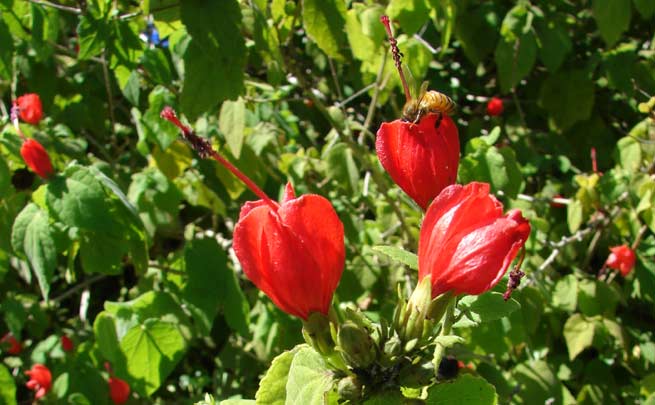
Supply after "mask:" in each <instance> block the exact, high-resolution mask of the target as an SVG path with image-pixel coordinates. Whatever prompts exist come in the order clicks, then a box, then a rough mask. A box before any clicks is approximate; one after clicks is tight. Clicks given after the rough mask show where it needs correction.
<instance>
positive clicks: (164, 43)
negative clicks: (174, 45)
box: [139, 22, 168, 48]
mask: <svg viewBox="0 0 655 405" xmlns="http://www.w3.org/2000/svg"><path fill="white" fill-rule="evenodd" d="M139 37H140V38H141V39H142V40H144V41H145V42H147V43H148V44H150V45H152V46H160V47H162V48H168V38H164V39H160V38H159V32H158V31H157V28H156V27H155V24H153V23H152V22H148V25H147V26H146V30H145V31H144V32H142V33H141V35H139Z"/></svg>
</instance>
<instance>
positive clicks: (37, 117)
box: [16, 93, 43, 125]
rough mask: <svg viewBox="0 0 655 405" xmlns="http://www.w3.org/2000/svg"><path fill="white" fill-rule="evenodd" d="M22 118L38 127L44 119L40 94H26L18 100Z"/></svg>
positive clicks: (17, 103)
mask: <svg viewBox="0 0 655 405" xmlns="http://www.w3.org/2000/svg"><path fill="white" fill-rule="evenodd" d="M16 105H17V106H18V108H19V115H20V118H21V119H22V120H23V121H25V122H27V123H29V124H32V125H37V124H38V123H39V121H41V118H42V117H43V107H42V106H41V99H40V98H39V95H38V94H35V93H29V94H24V95H22V96H20V97H18V98H17V99H16Z"/></svg>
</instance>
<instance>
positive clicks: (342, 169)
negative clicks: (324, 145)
mask: <svg viewBox="0 0 655 405" xmlns="http://www.w3.org/2000/svg"><path fill="white" fill-rule="evenodd" d="M323 159H324V160H325V162H326V164H327V176H328V177H329V178H330V179H333V180H335V181H337V182H338V183H339V184H344V185H347V190H348V192H349V193H350V194H358V193H359V171H358V169H357V164H356V163H355V158H354V157H353V152H352V149H351V148H350V147H349V146H348V145H347V144H345V143H337V144H336V145H334V146H333V147H331V148H330V149H329V150H328V151H327V153H325V154H324V156H323Z"/></svg>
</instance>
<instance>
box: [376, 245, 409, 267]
mask: <svg viewBox="0 0 655 405" xmlns="http://www.w3.org/2000/svg"><path fill="white" fill-rule="evenodd" d="M372 249H373V250H374V251H376V252H380V253H382V254H384V255H387V256H389V257H390V258H392V259H393V260H395V261H397V262H399V263H402V264H404V265H406V266H407V267H409V268H410V269H414V270H418V256H416V255H415V254H414V253H412V252H408V251H406V250H405V249H403V248H399V247H397V246H373V248H372Z"/></svg>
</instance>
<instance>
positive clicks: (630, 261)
mask: <svg viewBox="0 0 655 405" xmlns="http://www.w3.org/2000/svg"><path fill="white" fill-rule="evenodd" d="M610 252H611V253H610V255H609V256H608V257H607V260H606V261H605V264H606V265H607V267H609V268H610V269H614V270H618V271H619V272H620V273H621V275H622V276H623V277H625V276H627V275H628V274H630V272H631V271H632V269H633V268H634V267H635V262H636V260H637V256H636V255H635V251H634V250H632V249H630V247H629V246H628V245H621V246H614V247H612V248H610Z"/></svg>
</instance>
